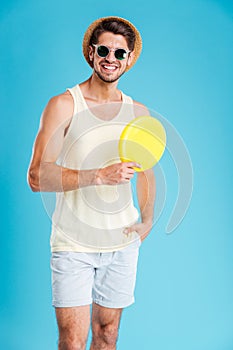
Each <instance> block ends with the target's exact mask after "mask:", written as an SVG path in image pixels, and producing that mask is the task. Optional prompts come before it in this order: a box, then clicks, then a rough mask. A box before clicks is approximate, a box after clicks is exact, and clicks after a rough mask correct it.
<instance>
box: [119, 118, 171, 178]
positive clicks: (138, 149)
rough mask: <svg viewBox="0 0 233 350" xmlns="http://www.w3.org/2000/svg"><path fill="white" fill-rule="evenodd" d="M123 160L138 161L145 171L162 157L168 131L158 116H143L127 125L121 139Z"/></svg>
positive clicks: (141, 169) (137, 169)
mask: <svg viewBox="0 0 233 350" xmlns="http://www.w3.org/2000/svg"><path fill="white" fill-rule="evenodd" d="M118 146H119V155H120V159H121V161H122V162H137V163H139V164H141V168H135V171H145V170H147V169H150V168H152V167H153V166H154V165H155V164H156V163H157V162H158V161H159V160H160V158H161V157H162V155H163V152H164V150H165V146H166V132H165V129H164V127H163V125H162V124H161V123H160V121H159V120H158V119H156V118H153V117H150V116H141V117H137V118H135V119H133V120H132V121H131V122H130V123H129V124H127V125H126V127H125V128H124V130H123V131H122V133H121V136H120V140H119V145H118Z"/></svg>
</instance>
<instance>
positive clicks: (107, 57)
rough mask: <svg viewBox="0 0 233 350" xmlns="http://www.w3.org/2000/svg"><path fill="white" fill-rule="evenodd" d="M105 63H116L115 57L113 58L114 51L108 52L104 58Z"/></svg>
mask: <svg viewBox="0 0 233 350" xmlns="http://www.w3.org/2000/svg"><path fill="white" fill-rule="evenodd" d="M106 61H108V62H109V63H111V62H115V61H116V57H115V52H114V51H112V50H111V51H109V53H108V55H107V56H106Z"/></svg>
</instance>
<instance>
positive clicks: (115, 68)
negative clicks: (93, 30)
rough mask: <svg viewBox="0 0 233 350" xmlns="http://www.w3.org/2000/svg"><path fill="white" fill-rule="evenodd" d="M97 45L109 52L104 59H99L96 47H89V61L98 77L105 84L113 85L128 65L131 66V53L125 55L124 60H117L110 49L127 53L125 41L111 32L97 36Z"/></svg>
mask: <svg viewBox="0 0 233 350" xmlns="http://www.w3.org/2000/svg"><path fill="white" fill-rule="evenodd" d="M97 45H103V46H107V47H108V48H109V49H110V50H111V51H109V53H108V55H107V56H106V57H99V55H98V54H97V48H96V47H90V54H89V55H90V59H91V61H92V62H93V69H94V71H95V73H96V74H97V75H98V77H99V78H100V79H101V80H102V81H104V82H107V83H113V82H114V81H116V80H118V79H119V78H120V76H121V75H122V74H124V72H125V70H126V68H127V67H128V65H130V64H131V62H132V58H133V53H132V52H131V53H127V54H126V58H125V59H122V60H118V59H117V58H116V57H115V52H114V51H113V50H112V49H114V50H115V49H119V48H120V49H125V50H126V51H129V48H128V45H127V41H126V39H125V38H124V36H122V35H119V34H113V33H111V32H105V33H102V34H101V35H100V36H99V40H98V43H97Z"/></svg>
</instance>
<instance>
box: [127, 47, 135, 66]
mask: <svg viewBox="0 0 233 350" xmlns="http://www.w3.org/2000/svg"><path fill="white" fill-rule="evenodd" d="M133 59H134V51H132V52H130V53H129V58H128V61H127V66H130V65H131V63H132V61H133Z"/></svg>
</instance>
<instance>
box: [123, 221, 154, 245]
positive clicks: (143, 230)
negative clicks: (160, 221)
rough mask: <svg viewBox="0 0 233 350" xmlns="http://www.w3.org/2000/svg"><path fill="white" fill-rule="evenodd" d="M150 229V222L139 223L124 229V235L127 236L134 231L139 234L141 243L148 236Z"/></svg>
mask: <svg viewBox="0 0 233 350" xmlns="http://www.w3.org/2000/svg"><path fill="white" fill-rule="evenodd" d="M151 229H152V222H140V223H137V224H134V225H132V226H130V227H127V228H125V229H124V233H125V234H129V233H130V232H133V231H136V232H137V233H138V234H139V236H140V239H141V241H143V240H144V239H145V238H146V237H147V236H148V234H149V232H150V230H151Z"/></svg>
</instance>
